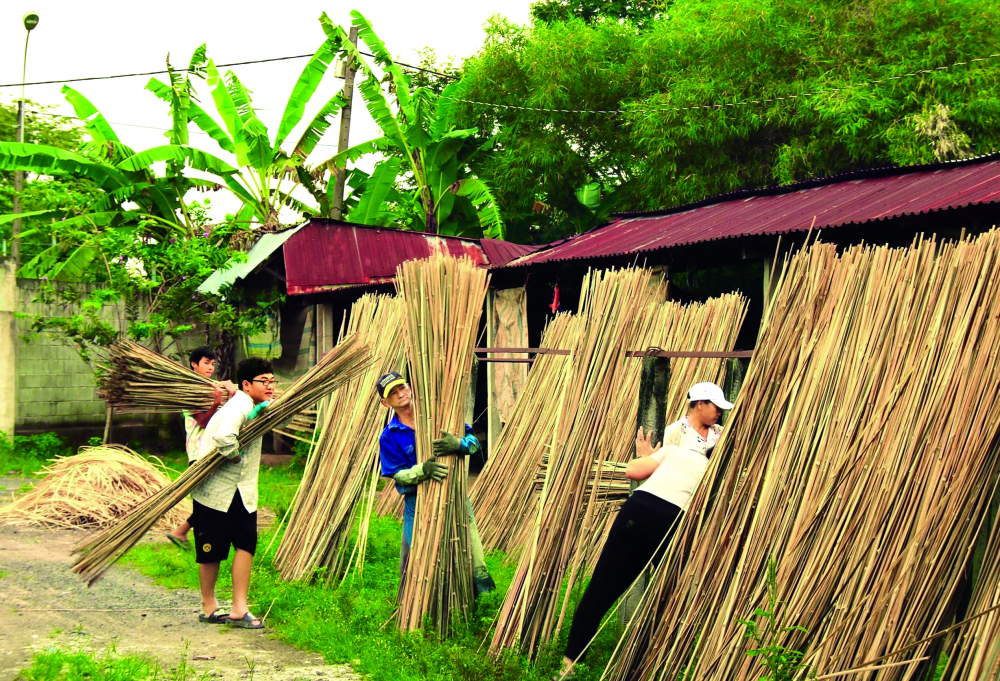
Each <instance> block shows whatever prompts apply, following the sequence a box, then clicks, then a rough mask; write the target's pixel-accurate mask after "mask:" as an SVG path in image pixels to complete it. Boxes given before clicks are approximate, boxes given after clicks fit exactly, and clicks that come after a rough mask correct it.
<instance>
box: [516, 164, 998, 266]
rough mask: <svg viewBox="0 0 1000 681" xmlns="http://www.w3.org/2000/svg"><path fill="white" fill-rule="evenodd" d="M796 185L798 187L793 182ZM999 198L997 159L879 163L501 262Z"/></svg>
mask: <svg viewBox="0 0 1000 681" xmlns="http://www.w3.org/2000/svg"><path fill="white" fill-rule="evenodd" d="M796 187H800V188H798V189H796ZM997 202H1000V160H997V158H996V157H995V156H992V157H988V158H985V159H979V160H975V161H972V162H968V163H962V164H957V163H956V164H936V165H931V166H925V167H923V168H920V167H917V168H910V169H906V168H900V169H883V170H879V171H872V172H869V173H864V172H862V173H855V174H850V175H847V176H845V179H841V178H830V179H828V180H821V181H814V182H809V183H802V184H800V185H795V186H791V187H785V188H778V189H774V190H765V191H761V192H743V193H738V194H732V195H729V196H723V197H717V198H715V199H710V200H708V201H706V202H703V204H694V205H691V206H682V207H679V208H677V209H674V210H671V211H669V212H667V211H663V212H660V213H658V214H632V215H622V216H619V217H618V218H617V219H616V220H615V221H614V222H612V223H611V224H609V225H606V226H604V227H601V228H599V229H594V230H591V231H590V232H586V233H584V234H581V235H579V236H575V237H571V238H569V239H565V240H563V241H560V242H556V243H553V244H550V246H549V247H547V248H544V249H543V250H540V251H537V252H535V253H533V254H531V255H528V256H525V257H522V258H519V259H518V260H515V261H513V262H511V263H509V264H508V265H507V267H523V266H528V265H535V264H538V263H543V262H551V261H557V260H575V259H588V258H599V257H606V256H615V255H626V254H630V253H636V252H641V251H651V250H655V249H660V248H670V247H672V246H681V245H685V244H694V243H699V242H705V241H713V240H716V239H727V238H734V237H741V236H752V235H763V234H782V233H788V232H796V231H806V230H808V229H809V227H810V225H811V224H812V222H813V219H814V218H815V219H816V228H817V229H822V228H828V227H839V226H844V225H851V224H855V225H857V224H862V223H866V222H873V221H878V220H885V219H888V218H896V217H901V216H904V215H918V214H921V213H929V212H932V211H938V210H947V209H951V208H961V207H964V206H972V205H975V204H981V203H997Z"/></svg>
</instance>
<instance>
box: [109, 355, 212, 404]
mask: <svg viewBox="0 0 1000 681" xmlns="http://www.w3.org/2000/svg"><path fill="white" fill-rule="evenodd" d="M103 361H104V365H103V368H104V374H103V375H102V376H101V380H100V387H99V388H98V395H99V396H100V398H101V399H103V400H104V401H105V402H106V403H107V405H108V406H109V407H114V408H115V409H116V410H117V411H119V412H132V413H143V412H176V411H191V412H196V413H197V412H203V411H207V410H209V409H211V408H212V404H213V403H214V397H213V395H214V392H213V388H214V386H215V385H216V384H215V383H214V382H213V381H211V380H210V379H207V378H205V377H204V376H202V375H201V374H199V373H197V372H194V371H192V370H191V369H190V368H188V367H184V366H181V365H180V364H178V363H177V362H174V361H172V360H169V359H167V358H166V357H164V356H163V355H160V354H158V353H155V352H153V351H152V350H150V349H148V348H144V347H143V346H141V345H139V344H138V343H133V342H132V341H129V340H120V341H117V342H116V343H115V344H114V345H112V346H111V347H110V349H109V351H108V353H107V355H106V356H105V357H104V358H103ZM227 396H228V393H226V392H225V391H223V399H225V398H226V397H227Z"/></svg>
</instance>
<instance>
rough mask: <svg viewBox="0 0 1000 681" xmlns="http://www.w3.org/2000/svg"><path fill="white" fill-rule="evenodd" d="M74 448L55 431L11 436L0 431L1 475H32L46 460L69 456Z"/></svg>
mask: <svg viewBox="0 0 1000 681" xmlns="http://www.w3.org/2000/svg"><path fill="white" fill-rule="evenodd" d="M72 453H73V448H72V447H70V446H69V445H67V444H66V442H65V441H64V440H63V439H62V438H61V437H59V436H58V435H56V434H55V433H39V434H37V435H16V436H15V437H14V441H13V443H12V442H11V440H10V436H9V435H7V434H6V433H4V432H3V431H0V475H32V474H34V473H37V472H38V471H39V469H41V467H42V466H44V465H45V462H46V461H47V460H49V459H54V458H55V457H57V456H69V455H71V454H72Z"/></svg>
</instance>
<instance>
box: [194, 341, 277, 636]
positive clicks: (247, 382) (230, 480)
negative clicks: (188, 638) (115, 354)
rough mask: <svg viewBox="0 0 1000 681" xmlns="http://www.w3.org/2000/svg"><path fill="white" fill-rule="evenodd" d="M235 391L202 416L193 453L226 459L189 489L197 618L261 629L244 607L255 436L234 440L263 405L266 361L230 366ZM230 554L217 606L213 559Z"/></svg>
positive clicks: (251, 545) (253, 537) (269, 383)
mask: <svg viewBox="0 0 1000 681" xmlns="http://www.w3.org/2000/svg"><path fill="white" fill-rule="evenodd" d="M236 381H237V385H238V386H239V388H240V389H239V391H237V392H236V394H235V395H233V396H232V397H231V398H229V400H228V401H227V402H226V403H225V404H224V405H222V407H220V408H219V410H218V411H217V412H216V413H215V416H213V417H212V419H211V420H210V421H209V422H208V426H207V427H206V428H205V433H204V435H203V436H202V438H201V442H200V444H199V452H198V458H199V459H200V458H202V457H204V456H206V455H208V454H209V453H210V452H212V450H218V452H219V453H220V454H221V455H222V456H224V457H226V458H227V459H229V461H227V462H226V463H224V464H222V465H221V466H220V467H219V468H218V469H216V470H215V472H213V473H212V474H211V475H210V476H209V477H208V478H206V479H205V481H204V482H202V483H201V484H200V485H198V486H197V487H195V488H194V490H192V492H191V497H192V499H193V500H194V503H193V506H194V510H193V512H192V514H191V519H192V523H191V524H192V525H193V526H194V539H195V551H196V561H197V562H198V580H199V582H200V584H201V607H202V613H201V614H200V615H199V616H198V619H199V620H201V621H202V622H210V623H228V624H234V625H236V626H238V627H241V628H244V629H263V628H264V622H263V621H262V620H261V619H260V618H258V617H254V615H253V614H251V613H250V611H249V608H248V605H247V594H248V592H249V590H250V570H251V568H252V567H253V555H254V553H255V552H256V550H257V471H258V469H259V468H260V445H261V439H260V438H257V439H256V440H254V441H253V442H245V443H242V445H243V446H242V447H241V446H240V445H241V443H240V441H239V433H240V428H242V427H243V424H244V423H245V422H246V421H248V420H250V419H253V418H254V417H255V416H257V414H259V413H260V411H261V410H263V409H264V408H266V407H267V405H268V402H269V401H270V399H271V397H272V396H273V395H274V389H275V387H276V386H277V381H276V380H275V379H274V370H273V369H272V367H271V363H270V362H268V361H267V360H264V359H260V358H258V357H250V358H248V359H245V360H243V361H242V362H240V364H239V366H237V367H236ZM230 546H232V547H233V548H234V549H235V553H234V555H233V568H232V571H233V607H232V609H231V610H230V611H229V612H228V613H225V612H223V609H222V608H220V607H219V602H218V601H217V600H216V598H215V583H216V581H217V580H218V577H219V564H220V563H221V562H222V561H223V560H225V559H227V558H228V557H229V547H230Z"/></svg>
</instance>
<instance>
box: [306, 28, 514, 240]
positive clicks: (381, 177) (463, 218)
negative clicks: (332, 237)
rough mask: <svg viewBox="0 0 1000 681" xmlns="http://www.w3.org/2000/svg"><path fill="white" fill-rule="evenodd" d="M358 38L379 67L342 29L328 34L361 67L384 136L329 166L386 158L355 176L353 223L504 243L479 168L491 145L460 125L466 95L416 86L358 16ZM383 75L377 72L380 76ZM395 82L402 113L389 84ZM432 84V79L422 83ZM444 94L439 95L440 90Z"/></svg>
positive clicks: (364, 92) (364, 90) (350, 205)
mask: <svg viewBox="0 0 1000 681" xmlns="http://www.w3.org/2000/svg"><path fill="white" fill-rule="evenodd" d="M351 17H352V18H353V25H354V26H357V27H358V29H359V39H360V40H361V41H362V42H363V43H364V44H365V46H367V47H368V49H369V50H370V51H371V53H372V54H374V55H375V56H374V57H373V62H374V67H375V68H373V65H372V64H369V63H368V62H367V61H366V60H365V58H364V56H363V55H361V53H360V52H359V51H358V50H357V49H356V48H355V47H354V46H353V45H352V44H351V42H350V41H349V40H348V39H347V35H346V33H345V32H344V30H343V29H342V28H341V27H340V26H336V25H334V24H332V23H330V22H329V21H326V22H324V24H323V28H324V30H326V31H327V35H328V36H329V37H330V39H331V40H332V41H337V42H339V43H340V45H341V48H342V49H343V50H344V51H345V52H346V53H347V54H349V55H350V56H351V57H352V58H353V59H354V61H355V63H356V64H357V65H358V71H359V73H360V74H361V80H360V83H359V85H358V89H359V91H360V93H361V96H362V98H363V99H364V102H365V105H366V106H367V108H368V111H369V113H371V115H372V118H374V119H375V122H376V123H378V125H379V127H380V128H381V130H382V134H383V136H382V137H380V138H378V139H375V140H370V141H368V142H364V143H362V144H358V145H355V146H354V147H351V148H350V149H348V150H346V151H345V152H343V153H342V154H338V155H337V156H335V157H334V158H332V159H331V160H330V161H329V162H328V163H326V164H325V166H326V167H327V168H332V167H346V165H347V163H348V162H356V161H357V160H358V159H359V158H362V157H363V156H367V155H372V154H373V155H377V156H380V157H381V159H382V160H380V161H379V162H378V163H377V165H376V166H375V168H374V170H373V171H372V173H371V175H370V176H369V175H367V174H366V173H363V172H361V171H360V170H358V169H357V168H355V169H353V170H352V172H351V176H350V180H351V181H350V184H351V188H352V190H353V191H352V194H351V200H350V201H348V202H346V204H345V205H346V208H347V209H348V212H347V219H348V220H350V221H352V222H360V223H364V224H369V225H394V226H399V227H406V228H409V229H417V230H423V231H428V232H432V233H436V234H448V235H457V236H483V235H486V236H490V237H494V238H504V236H505V230H504V221H503V218H502V217H501V215H500V211H499V210H498V209H497V205H496V201H495V200H494V199H493V195H492V192H491V190H490V188H489V186H488V185H487V184H486V183H485V182H483V181H482V180H481V179H479V178H478V177H476V175H475V168H476V167H477V165H478V163H480V162H481V159H482V157H483V156H484V155H485V152H488V150H489V149H490V147H491V145H492V140H490V139H486V138H483V137H482V136H480V135H479V130H478V129H476V128H458V127H456V125H455V124H454V120H455V114H454V109H455V105H456V102H455V100H454V99H453V97H454V95H455V93H457V91H458V89H459V88H460V85H459V83H452V84H450V85H448V86H447V87H445V88H444V89H443V90H441V89H440V88H439V86H437V85H435V86H430V85H422V86H418V87H413V82H412V81H411V79H410V77H409V76H407V75H405V74H404V73H403V71H402V69H401V68H400V67H399V65H398V64H396V62H395V60H394V59H393V58H392V56H391V55H390V54H389V52H388V50H387V49H386V47H385V45H384V44H383V43H382V41H381V40H380V39H379V37H378V36H377V35H376V34H375V31H374V30H373V29H372V27H371V24H369V23H368V20H367V19H365V18H364V17H363V16H362V15H361V14H360V13H359V12H357V11H354V12H351ZM376 68H377V69H378V71H376ZM379 71H380V72H381V73H382V74H384V80H385V81H386V82H387V83H388V86H389V87H388V90H389V94H390V95H391V96H393V97H394V99H395V110H394V107H393V106H392V104H391V103H390V100H389V96H387V94H386V92H385V91H384V90H383V87H382V82H383V76H382V75H381V74H380V73H379ZM422 80H424V81H426V78H422ZM439 90H440V94H438V91H439Z"/></svg>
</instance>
